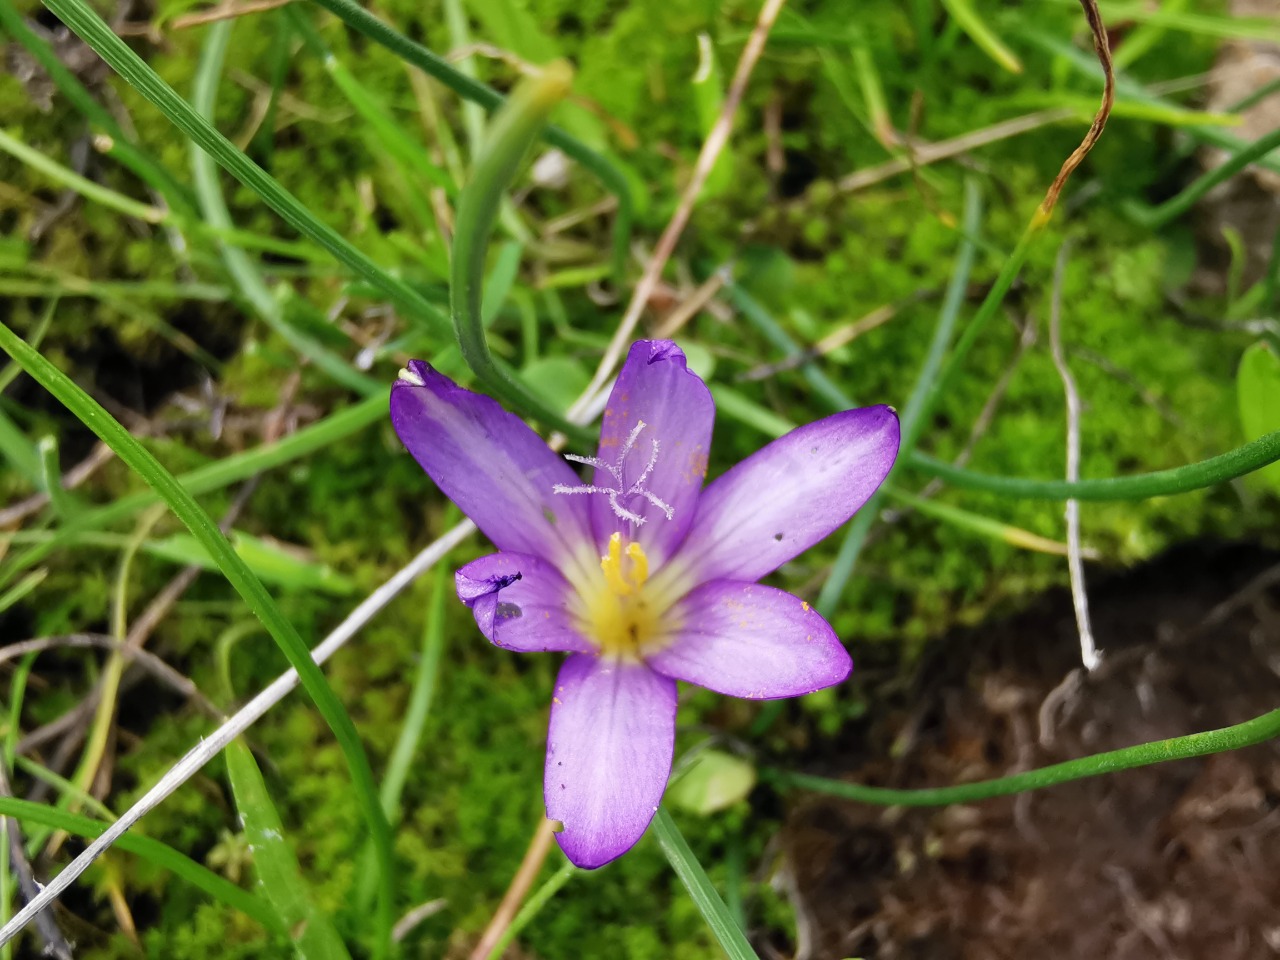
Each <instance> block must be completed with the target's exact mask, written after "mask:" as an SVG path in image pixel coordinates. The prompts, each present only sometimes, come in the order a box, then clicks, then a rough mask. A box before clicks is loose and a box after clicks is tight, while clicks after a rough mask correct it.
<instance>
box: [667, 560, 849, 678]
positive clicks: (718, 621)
mask: <svg viewBox="0 0 1280 960" xmlns="http://www.w3.org/2000/svg"><path fill="white" fill-rule="evenodd" d="M677 615H678V616H679V617H680V618H681V620H682V621H683V623H684V625H685V626H684V628H683V629H682V630H681V631H680V632H679V634H678V635H677V636H676V639H675V642H674V643H673V644H672V645H671V646H669V647H667V648H665V649H664V650H662V651H660V652H659V653H656V654H652V655H650V656H649V657H647V658H646V659H647V660H648V662H649V665H650V666H651V667H653V668H654V669H655V670H657V671H659V672H660V673H664V674H666V675H667V676H668V677H672V678H674V679H676V680H687V681H689V682H690V683H696V684H697V685H698V686H700V687H706V688H707V689H709V690H714V691H716V692H717V693H724V694H728V695H729V696H731V697H746V698H747V699H749V700H774V699H777V698H778V697H798V696H800V695H801V694H805V693H812V692H813V691H814V690H821V689H822V688H823V687H829V686H832V685H833V684H837V683H840V682H841V681H842V680H844V679H845V678H846V677H847V676H849V671H850V670H852V669H853V661H852V660H850V659H849V653H848V651H847V650H845V648H844V646H843V645H842V644H841V643H840V639H839V638H838V637H837V636H836V634H835V631H834V630H832V629H831V626H830V624H828V623H827V621H826V620H824V619H822V617H821V616H819V615H818V613H817V611H816V610H814V609H813V608H812V607H810V606H809V604H807V603H805V602H803V601H802V600H800V598H799V597H793V596H792V595H791V594H789V593H786V592H784V591H782V590H776V589H774V588H773V587H764V586H761V585H760V584H758V583H742V582H741V581H737V580H714V581H712V582H711V583H704V584H703V585H702V586H700V587H698V588H697V589H696V590H694V591H693V592H692V593H690V594H689V595H688V596H686V597H685V598H684V599H683V600H681V601H680V604H679V607H678V608H677Z"/></svg>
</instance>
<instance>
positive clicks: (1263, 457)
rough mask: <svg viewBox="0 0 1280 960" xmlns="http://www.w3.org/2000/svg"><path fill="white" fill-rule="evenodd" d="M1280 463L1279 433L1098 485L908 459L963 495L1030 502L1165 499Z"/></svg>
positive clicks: (919, 457) (922, 457)
mask: <svg viewBox="0 0 1280 960" xmlns="http://www.w3.org/2000/svg"><path fill="white" fill-rule="evenodd" d="M1276 460H1280V430H1277V431H1276V432H1274V433H1268V434H1267V435H1266V436H1264V437H1259V438H1258V439H1257V440H1254V441H1252V442H1251V443H1246V444H1245V445H1244V446H1242V447H1236V448H1235V449H1234V450H1231V451H1229V452H1227V453H1223V454H1220V455H1218V456H1216V457H1210V458H1209V459H1208V460H1201V461H1199V462H1198V463H1189V464H1187V465H1186V466H1183V467H1174V468H1173V469H1170V470H1156V471H1155V472H1153V473H1140V474H1136V475H1135V476H1131V477H1106V478H1103V479H1100V480H1077V481H1075V482H1074V483H1071V482H1068V481H1066V480H1030V479H1025V478H1023V477H997V476H993V475H991V474H987V473H975V472H973V471H972V470H962V469H960V468H959V467H953V466H952V465H951V464H949V463H946V462H945V461H942V460H937V459H935V458H933V457H930V456H926V455H924V454H918V455H917V456H915V457H913V458H912V461H911V467H912V468H914V469H918V470H920V471H921V472H923V473H928V474H930V475H932V476H935V477H938V478H940V479H942V480H945V481H946V482H947V483H949V484H951V485H952V486H953V487H959V488H961V489H963V490H981V491H984V492H986V493H996V494H1000V495H1001V496H1006V497H1020V498H1022V499H1028V500H1145V499H1147V498H1148V497H1167V496H1170V495H1172V494H1176V493H1187V492H1188V491H1191V490H1199V489H1201V488H1203V487H1211V486H1213V485H1214V484H1218V483H1223V482H1225V481H1227V480H1234V479H1235V478H1236V477H1242V476H1244V475H1245V474H1246V473H1252V472H1253V471H1254V470H1258V469H1260V468H1262V467H1265V466H1266V465H1267V464H1269V463H1274V462H1275V461H1276Z"/></svg>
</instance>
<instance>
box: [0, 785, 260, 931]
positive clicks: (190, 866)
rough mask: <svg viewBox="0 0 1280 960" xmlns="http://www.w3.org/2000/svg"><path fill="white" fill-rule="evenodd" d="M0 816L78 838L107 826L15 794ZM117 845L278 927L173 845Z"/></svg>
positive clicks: (127, 838) (130, 841)
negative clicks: (19, 797)
mask: <svg viewBox="0 0 1280 960" xmlns="http://www.w3.org/2000/svg"><path fill="white" fill-rule="evenodd" d="M0 816H6V817H13V818H14V819H15V820H19V821H22V822H24V823H36V824H40V825H41V826H44V827H51V828H53V829H55V830H65V831H66V832H67V833H70V834H74V835H75V836H78V837H90V838H92V837H96V836H98V835H99V834H101V833H102V831H103V830H105V829H106V828H107V826H108V825H107V824H105V823H103V822H102V821H100V820H91V819H90V818H89V817H81V816H77V815H76V814H72V813H65V812H63V811H61V810H56V809H54V808H53V807H46V806H45V805H44V804H42V803H31V802H30V801H28V800H19V799H17V798H15V797H0ZM117 846H119V847H120V849H121V850H127V851H128V852H130V853H133V854H136V855H137V856H140V857H142V858H143V859H144V860H146V861H147V862H149V863H153V864H155V865H156V866H158V867H163V868H164V869H165V870H168V871H169V872H170V873H172V874H173V875H174V876H177V877H181V878H182V879H183V880H185V881H187V883H189V884H191V885H192V886H193V887H195V888H197V889H198V890H202V891H204V892H205V893H207V894H208V895H209V896H210V897H212V898H213V899H215V900H218V901H220V902H221V903H225V904H226V905H227V906H229V907H234V908H235V909H236V910H239V911H240V912H241V913H243V914H245V916H249V917H252V918H253V919H254V920H257V921H258V923H260V924H262V925H263V926H264V927H265V928H266V929H268V930H272V931H279V930H280V929H281V927H280V922H279V921H278V920H277V919H276V915H275V913H274V912H273V911H272V910H271V908H270V907H269V906H268V905H267V904H266V903H264V902H263V901H262V900H260V899H258V898H257V897H255V896H254V895H253V894H251V893H249V892H248V891H247V890H241V889H240V888H239V887H237V886H236V885H235V884H234V883H232V882H231V881H229V880H226V879H225V878H223V877H220V876H218V874H216V873H214V872H213V871H212V870H209V869H208V868H207V867H202V866H201V865H200V864H198V863H196V862H195V861H194V860H192V859H191V858H190V857H188V856H186V855H185V854H182V853H179V852H178V851H177V850H175V849H173V847H170V846H169V845H167V844H164V843H161V842H160V841H159V840H152V839H151V838H150V837H143V836H139V835H138V834H125V835H124V836H123V837H121V838H120V840H119V842H118V843H117Z"/></svg>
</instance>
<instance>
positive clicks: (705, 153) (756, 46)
mask: <svg viewBox="0 0 1280 960" xmlns="http://www.w3.org/2000/svg"><path fill="white" fill-rule="evenodd" d="M784 2H785V0H765V3H764V6H763V7H762V8H761V9H760V16H759V17H758V18H757V20H756V25H755V27H754V28H753V29H752V31H751V36H750V37H748V38H747V43H746V46H745V47H743V49H742V55H741V56H740V57H739V58H738V66H737V68H736V69H735V70H734V73H733V80H732V81H731V82H730V84H729V90H728V92H727V93H726V95H725V98H724V106H723V107H722V108H721V110H720V116H719V117H717V118H716V122H715V124H714V125H713V126H712V128H711V132H710V133H708V134H707V139H706V141H705V142H704V143H703V144H702V150H701V152H700V153H699V154H698V161H697V163H696V164H695V165H694V168H693V176H692V177H691V178H690V179H689V183H688V185H687V186H686V187H685V189H684V192H683V193H682V194H681V196H680V203H679V205H678V206H677V207H676V210H675V213H673V214H672V215H671V220H670V222H669V223H668V224H667V226H666V229H665V230H663V231H662V236H661V237H659V238H658V243H657V246H656V247H654V251H653V256H652V257H651V258H650V259H649V262H648V264H647V265H646V266H645V269H644V273H643V274H641V276H640V282H639V283H637V284H636V288H635V290H634V291H633V292H632V294H631V301H630V302H629V303H628V304H627V310H626V312H625V313H624V314H623V316H622V320H621V321H620V322H619V324H618V329H617V330H615V331H614V334H613V338H612V339H611V340H610V341H609V346H608V347H607V348H606V349H605V352H604V356H603V357H602V358H601V360H600V365H599V367H597V368H596V372H595V376H593V377H592V379H591V384H590V386H589V387H588V388H587V394H588V395H589V396H594V395H597V394H600V393H603V392H604V390H605V388H606V385H607V383H608V381H609V377H610V376H611V375H612V374H613V370H614V368H615V367H617V365H618V363H619V361H621V359H622V355H623V353H624V352H625V351H626V349H627V345H628V344H629V343H630V341H631V336H632V333H633V332H634V331H635V328H636V324H637V323H639V322H640V316H641V314H643V313H644V309H645V307H646V306H647V305H648V303H649V298H650V297H651V296H652V295H653V293H654V291H655V290H656V289H657V287H658V281H659V280H660V279H661V277H662V270H663V268H664V267H665V266H666V264H667V261H668V260H669V259H670V258H671V254H672V253H673V252H674V251H675V248H676V243H677V242H678V241H679V239H680V235H681V234H682V233H683V232H684V228H685V226H686V225H687V224H688V222H689V217H690V216H691V215H692V213H693V206H694V204H695V203H697V200H698V195H699V194H700V193H702V188H703V186H704V185H705V184H706V182H707V177H708V176H709V175H710V173H711V169H712V167H714V166H715V162H716V160H717V158H718V157H719V156H720V152H721V151H722V150H723V149H724V146H725V144H726V143H728V141H729V133H730V131H731V130H732V129H733V121H734V117H736V116H737V113H738V106H739V105H740V104H741V102H742V95H743V93H744V92H745V91H746V88H747V82H748V81H749V80H750V79H751V72H752V71H753V70H754V69H755V66H756V63H757V62H758V61H759V59H760V55H761V54H762V53H763V52H764V45H765V41H766V40H767V39H768V38H769V31H770V30H772V29H773V24H774V21H775V20H777V18H778V14H779V13H780V12H781V11H782V5H783V3H784ZM588 405H589V404H588V403H587V402H579V403H576V404H574V406H573V407H572V408H571V409H570V411H569V419H570V420H575V421H576V422H581V420H580V419H579V418H581V417H582V415H583V413H584V411H585V409H586V407H587V406H588Z"/></svg>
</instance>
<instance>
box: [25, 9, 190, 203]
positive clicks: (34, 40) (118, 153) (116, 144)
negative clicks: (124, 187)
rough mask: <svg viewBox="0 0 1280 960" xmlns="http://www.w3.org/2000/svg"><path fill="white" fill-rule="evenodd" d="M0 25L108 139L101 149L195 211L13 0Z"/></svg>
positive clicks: (182, 189)
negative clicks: (107, 143) (104, 148)
mask: <svg viewBox="0 0 1280 960" xmlns="http://www.w3.org/2000/svg"><path fill="white" fill-rule="evenodd" d="M0 28H2V29H3V30H4V32H5V33H7V34H9V36H11V37H13V39H15V40H16V41H18V43H20V44H22V46H23V47H25V48H26V50H27V52H28V53H29V54H31V56H32V57H34V58H35V60H36V62H37V63H39V64H40V66H41V67H42V68H43V69H44V71H45V73H47V74H48V75H49V77H50V78H51V79H52V80H53V82H54V84H55V85H56V86H57V88H58V90H59V91H61V93H62V95H63V96H64V97H66V98H67V99H68V100H69V101H71V104H72V106H74V107H75V108H76V109H77V110H79V111H80V113H82V114H83V115H84V116H85V117H86V118H87V119H88V120H89V122H90V123H92V124H93V125H94V126H96V127H97V128H98V129H99V130H101V131H102V132H103V133H105V134H106V135H107V137H109V138H110V144H109V145H107V147H106V150H105V151H104V152H105V153H106V154H107V156H109V157H114V158H115V159H117V160H119V161H120V162H121V163H122V164H124V165H125V166H126V167H128V168H129V169H130V170H132V171H133V172H134V173H135V174H137V175H138V177H139V178H141V179H142V180H143V181H145V182H146V183H149V184H150V185H151V186H152V187H154V188H155V189H156V190H157V191H159V192H160V193H161V194H163V195H164V197H165V199H166V200H168V202H169V204H170V205H171V206H173V207H175V208H177V209H180V210H183V211H185V212H187V213H191V212H193V211H194V210H195V203H194V202H193V201H192V199H191V194H190V193H189V191H187V189H186V188H185V187H183V186H181V185H180V184H179V183H178V181H176V180H174V179H173V177H172V176H171V175H170V174H169V172H168V171H167V170H165V169H164V168H163V167H162V166H160V165H159V164H158V163H156V162H155V161H154V160H152V159H151V157H150V156H149V155H148V154H147V153H146V152H145V151H143V150H141V149H139V148H138V147H137V146H135V145H134V144H133V143H132V141H130V139H129V138H128V136H127V135H126V134H125V132H124V130H122V129H121V128H120V124H118V123H117V122H116V119H115V117H113V116H111V114H110V113H109V112H108V111H107V109H106V108H105V107H103V106H102V104H100V103H98V101H97V100H95V99H94V96H93V94H91V93H90V92H89V91H88V90H87V89H85V86H84V84H82V83H81V82H80V80H79V79H78V78H77V77H76V75H75V74H74V73H72V72H71V71H70V70H68V69H67V67H66V65H65V64H64V63H63V62H62V60H61V59H60V58H59V57H58V55H57V54H56V53H55V52H54V50H53V48H52V47H51V46H50V45H49V44H48V43H47V42H46V41H45V40H44V38H42V37H40V36H39V35H37V34H36V33H35V31H33V30H32V29H31V28H30V27H28V26H27V22H26V20H25V19H24V18H23V16H22V14H21V13H19V12H18V10H17V8H16V7H15V6H14V4H13V2H12V0H0Z"/></svg>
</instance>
